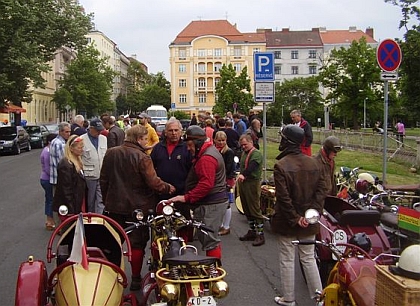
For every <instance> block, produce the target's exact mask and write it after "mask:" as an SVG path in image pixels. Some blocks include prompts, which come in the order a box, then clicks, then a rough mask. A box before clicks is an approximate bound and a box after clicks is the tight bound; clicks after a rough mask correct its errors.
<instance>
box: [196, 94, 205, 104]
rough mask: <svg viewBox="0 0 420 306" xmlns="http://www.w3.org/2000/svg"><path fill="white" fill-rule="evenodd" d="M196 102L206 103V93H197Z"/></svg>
mask: <svg viewBox="0 0 420 306" xmlns="http://www.w3.org/2000/svg"><path fill="white" fill-rule="evenodd" d="M198 103H206V94H203V93H201V94H199V95H198Z"/></svg>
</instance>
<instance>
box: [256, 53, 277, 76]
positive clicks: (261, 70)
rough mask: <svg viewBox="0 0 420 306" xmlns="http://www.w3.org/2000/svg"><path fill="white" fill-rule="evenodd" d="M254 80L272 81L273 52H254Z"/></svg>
mask: <svg viewBox="0 0 420 306" xmlns="http://www.w3.org/2000/svg"><path fill="white" fill-rule="evenodd" d="M254 81H260V82H267V81H274V53H273V52H258V53H254Z"/></svg>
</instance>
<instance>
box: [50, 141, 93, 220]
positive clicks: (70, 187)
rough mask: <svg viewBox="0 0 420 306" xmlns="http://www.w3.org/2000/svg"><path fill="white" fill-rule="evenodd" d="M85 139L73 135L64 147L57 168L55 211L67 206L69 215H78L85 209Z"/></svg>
mask: <svg viewBox="0 0 420 306" xmlns="http://www.w3.org/2000/svg"><path fill="white" fill-rule="evenodd" d="M82 154H83V139H82V138H81V137H79V136H78V135H72V136H70V137H69V139H68V140H67V142H66V146H65V147H64V156H63V158H62V159H61V160H60V162H59V163H58V167H57V174H58V177H57V186H56V191H55V194H54V201H53V211H55V212H57V211H58V208H59V207H60V205H66V206H67V207H68V210H69V214H78V213H80V212H84V211H86V209H85V203H86V200H85V194H86V192H85V189H86V182H85V178H84V174H83V164H82V157H81V156H82Z"/></svg>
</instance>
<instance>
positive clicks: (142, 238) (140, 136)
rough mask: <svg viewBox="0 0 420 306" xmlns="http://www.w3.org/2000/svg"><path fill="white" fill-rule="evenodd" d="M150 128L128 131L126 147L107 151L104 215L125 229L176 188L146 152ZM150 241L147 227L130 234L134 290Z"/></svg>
mask: <svg viewBox="0 0 420 306" xmlns="http://www.w3.org/2000/svg"><path fill="white" fill-rule="evenodd" d="M147 133H148V131H147V129H146V128H145V127H144V126H141V125H135V126H133V127H132V128H130V129H129V130H128V131H127V137H126V140H125V141H124V143H123V145H121V146H117V147H114V148H110V149H108V151H107V152H106V154H105V157H104V160H103V163H102V169H101V176H100V184H101V190H102V200H103V203H104V205H105V209H104V214H105V215H108V216H109V217H111V218H112V219H114V220H115V221H117V222H118V223H119V224H120V225H121V226H122V227H126V226H127V224H126V221H135V220H134V218H133V217H132V213H133V211H134V210H135V209H137V208H140V209H142V210H143V211H144V212H147V211H148V210H149V209H152V210H154V208H155V206H156V203H157V200H158V199H157V197H156V196H155V194H156V193H167V194H170V193H173V192H175V187H174V186H172V185H171V184H168V183H165V182H164V181H162V180H161V179H160V178H159V177H158V176H157V175H156V172H155V169H154V167H153V162H152V159H151V158H150V156H149V155H147V154H146V152H145V149H144V148H145V146H146V143H147ZM148 240H149V230H148V228H141V229H136V230H135V231H133V232H132V233H131V234H130V242H131V245H132V260H131V272H132V282H131V287H130V289H131V290H139V289H140V281H141V276H140V273H141V268H142V265H143V257H144V250H145V248H146V244H147V241H148Z"/></svg>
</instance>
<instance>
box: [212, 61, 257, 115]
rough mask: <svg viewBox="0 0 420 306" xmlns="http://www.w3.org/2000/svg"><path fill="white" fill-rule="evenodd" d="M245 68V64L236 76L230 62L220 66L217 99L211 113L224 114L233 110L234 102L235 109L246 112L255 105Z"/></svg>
mask: <svg viewBox="0 0 420 306" xmlns="http://www.w3.org/2000/svg"><path fill="white" fill-rule="evenodd" d="M247 70H248V69H247V67H246V66H245V67H244V68H243V69H242V71H241V73H240V74H239V75H238V76H237V74H236V71H235V69H234V68H233V66H232V64H229V66H226V65H223V66H222V68H221V69H220V81H219V82H218V83H217V85H216V96H217V99H216V103H215V105H214V106H213V113H218V114H226V112H228V111H232V110H233V108H234V107H233V105H234V103H236V106H237V107H236V110H238V111H242V112H243V113H246V114H247V113H248V112H249V110H250V109H252V108H253V107H254V106H255V105H256V103H255V102H254V98H253V96H252V94H251V80H250V79H249V77H248V72H247Z"/></svg>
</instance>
